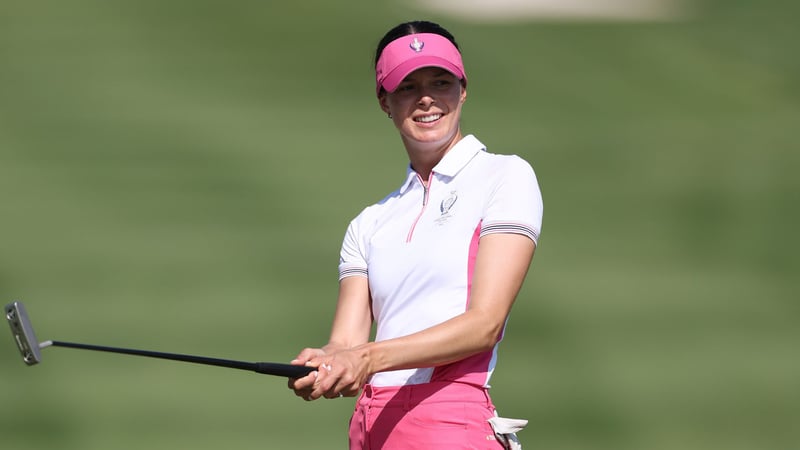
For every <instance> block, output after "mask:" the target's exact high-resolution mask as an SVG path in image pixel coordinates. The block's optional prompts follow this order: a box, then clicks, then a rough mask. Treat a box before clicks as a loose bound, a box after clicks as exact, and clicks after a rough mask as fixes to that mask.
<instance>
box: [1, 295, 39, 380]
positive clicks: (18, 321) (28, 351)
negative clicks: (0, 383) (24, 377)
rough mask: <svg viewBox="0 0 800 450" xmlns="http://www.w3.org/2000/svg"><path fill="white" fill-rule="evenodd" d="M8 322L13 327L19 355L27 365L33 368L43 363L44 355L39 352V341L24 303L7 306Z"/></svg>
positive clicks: (12, 332) (16, 302) (13, 303)
mask: <svg viewBox="0 0 800 450" xmlns="http://www.w3.org/2000/svg"><path fill="white" fill-rule="evenodd" d="M5 313H6V320H7V321H8V326H10V327H11V334H13V335H14V341H15V342H16V343H17V348H19V353H20V355H22V360H23V361H25V364H27V365H29V366H32V365H34V364H38V363H39V362H41V361H42V354H41V352H40V351H39V348H40V347H39V341H38V340H37V339H36V335H35V334H34V333H33V327H32V326H31V321H30V320H29V319H28V312H27V311H25V306H23V304H22V302H18V301H15V302H12V303H9V304H7V305H6V306H5Z"/></svg>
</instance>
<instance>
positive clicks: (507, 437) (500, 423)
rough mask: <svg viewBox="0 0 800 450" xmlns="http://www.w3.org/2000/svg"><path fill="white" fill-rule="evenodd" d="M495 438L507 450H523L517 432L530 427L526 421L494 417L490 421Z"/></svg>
mask: <svg viewBox="0 0 800 450" xmlns="http://www.w3.org/2000/svg"><path fill="white" fill-rule="evenodd" d="M488 422H489V425H491V426H492V430H494V434H495V436H497V439H498V440H499V441H500V442H501V443H502V444H503V446H505V448H506V449H507V450H522V444H520V442H519V439H517V434H516V433H517V432H518V431H521V430H522V429H523V428H525V426H526V425H528V421H527V420H524V419H508V418H505V417H492V418H490V419H488Z"/></svg>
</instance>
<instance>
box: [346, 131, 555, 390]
mask: <svg viewBox="0 0 800 450" xmlns="http://www.w3.org/2000/svg"><path fill="white" fill-rule="evenodd" d="M541 224H542V197H541V193H540V191H539V185H538V183H537V180H536V175H535V174H534V172H533V169H532V168H531V166H530V165H529V164H528V163H527V162H526V161H525V160H523V159H522V158H520V157H518V156H515V155H497V154H492V153H488V152H487V151H486V147H485V146H484V145H483V144H482V143H481V142H480V141H478V139H476V138H475V137H474V136H472V135H469V136H466V137H464V138H463V139H462V140H461V141H459V142H458V143H457V144H456V145H455V146H454V147H453V148H451V149H450V151H449V152H447V153H446V154H445V156H444V157H443V158H442V160H441V161H440V162H439V164H437V165H436V167H434V168H433V172H432V173H431V176H430V183H429V186H428V188H427V189H425V187H424V186H423V184H422V181H421V179H420V177H419V176H418V175H417V174H416V173H415V172H414V171H413V170H412V169H411V168H410V166H409V169H408V172H407V177H406V180H405V182H404V183H403V185H402V186H401V187H400V189H398V190H397V191H395V192H392V193H391V194H389V195H388V196H387V197H385V198H384V199H383V200H381V201H380V202H378V203H377V204H374V205H372V206H369V207H367V208H366V209H364V210H363V211H362V212H361V213H360V214H359V215H358V216H357V217H356V218H355V219H354V220H353V221H352V222H351V223H350V225H349V227H348V229H347V233H346V234H345V237H344V242H343V244H342V250H341V257H340V263H339V279H340V280H341V279H342V278H345V277H349V276H364V277H367V278H368V279H369V289H370V294H371V296H372V310H373V315H374V318H375V321H376V324H377V329H376V336H375V340H376V341H382V340H386V339H391V338H395V337H400V336H405V335H408V334H411V333H415V332H417V331H421V330H424V329H426V328H429V327H431V326H433V325H436V324H439V323H441V322H444V321H446V320H448V319H450V318H452V317H454V316H457V315H459V314H461V313H463V312H464V311H465V310H466V308H467V305H468V303H469V293H470V286H471V284H472V273H473V269H474V264H475V257H476V254H477V251H478V244H479V240H480V237H481V236H483V235H486V234H489V233H516V234H522V235H525V236H527V237H529V238H530V239H532V240H533V241H534V242H536V241H537V240H538V237H539V231H540V229H541ZM498 343H499V341H498ZM496 352H497V345H495V347H494V349H493V350H492V351H488V352H484V353H480V354H477V355H473V356H471V357H469V358H466V359H464V360H462V361H458V362H455V363H452V364H447V365H444V366H439V367H436V368H419V369H407V370H396V371H390V372H381V373H377V374H375V375H373V377H372V379H371V380H370V383H372V384H373V385H376V386H399V385H406V384H419V383H426V382H429V381H433V380H436V381H461V382H467V383H472V384H476V385H479V386H487V387H488V383H489V378H490V377H491V374H492V372H493V370H494V367H495V359H496Z"/></svg>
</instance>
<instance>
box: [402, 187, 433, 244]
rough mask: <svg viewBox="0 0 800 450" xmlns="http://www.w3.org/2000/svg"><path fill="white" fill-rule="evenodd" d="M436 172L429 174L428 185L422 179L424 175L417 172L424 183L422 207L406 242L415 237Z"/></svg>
mask: <svg viewBox="0 0 800 450" xmlns="http://www.w3.org/2000/svg"><path fill="white" fill-rule="evenodd" d="M433 175H434V173H433V172H431V174H430V176H428V180H430V181H428V185H427V186H426V185H425V183H424V182H423V181H422V177H420V176H419V174H417V179H418V180H419V183H420V184H421V185H422V192H423V193H422V208H420V210H419V214H417V218H416V219H414V222H413V223H412V224H411V229H410V230H408V236H406V243H409V242H411V238H413V237H414V229H415V228H416V227H417V223H418V222H419V219H420V218H421V217H422V215H423V214H424V213H425V207H426V206H428V197H429V196H430V192H431V183H433V178H434V176H433Z"/></svg>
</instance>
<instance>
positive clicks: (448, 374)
mask: <svg viewBox="0 0 800 450" xmlns="http://www.w3.org/2000/svg"><path fill="white" fill-rule="evenodd" d="M480 236H481V222H478V226H477V227H475V232H474V233H473V235H472V240H471V241H470V243H469V257H468V258H467V271H468V272H467V298H466V299H465V302H464V310H466V309H467V307H469V300H470V298H471V293H472V276H473V274H474V273H475V261H476V260H477V258H478V245H479V243H480ZM496 347H497V346H496V345H495V348H496ZM494 352H495V350H494V349H493V350H490V351H486V352H483V353H478V354H476V355H472V356H470V357H468V358H465V359H462V360H461V361H456V362H454V363H451V364H446V365H444V366H439V367H436V368H435V369H434V370H433V374H431V381H459V382H462V383H469V384H472V385H475V386H486V384H487V380H488V378H489V369H490V367H489V366H490V365H491V364H492V359H493V358H494Z"/></svg>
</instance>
